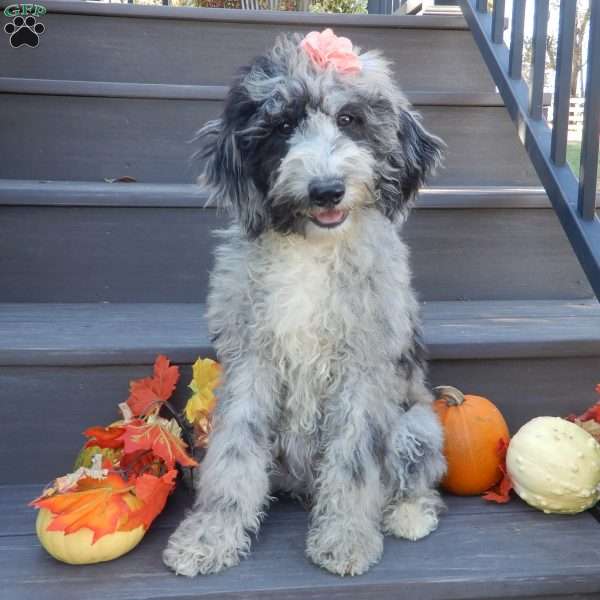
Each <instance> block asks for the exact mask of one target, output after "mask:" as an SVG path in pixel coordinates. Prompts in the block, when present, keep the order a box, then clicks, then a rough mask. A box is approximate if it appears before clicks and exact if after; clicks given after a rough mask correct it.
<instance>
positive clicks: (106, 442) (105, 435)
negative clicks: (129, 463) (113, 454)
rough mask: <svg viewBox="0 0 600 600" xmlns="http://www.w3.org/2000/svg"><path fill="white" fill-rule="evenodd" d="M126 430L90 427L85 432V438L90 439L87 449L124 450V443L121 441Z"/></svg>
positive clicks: (116, 427)
mask: <svg viewBox="0 0 600 600" xmlns="http://www.w3.org/2000/svg"><path fill="white" fill-rule="evenodd" d="M124 432H125V429H123V427H118V426H113V427H88V429H86V430H85V431H84V432H83V435H85V437H87V438H89V440H88V441H87V442H86V444H85V447H86V448H90V447H91V446H99V447H100V448H122V447H123V442H122V441H121V440H120V439H119V438H120V437H121V436H122V435H123V433H124Z"/></svg>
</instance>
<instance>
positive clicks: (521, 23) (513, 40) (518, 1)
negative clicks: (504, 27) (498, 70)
mask: <svg viewBox="0 0 600 600" xmlns="http://www.w3.org/2000/svg"><path fill="white" fill-rule="evenodd" d="M510 27H511V33H510V54H509V57H508V74H509V76H510V77H512V79H521V74H522V72H523V30H524V29H525V0H513V10H512V22H511V24H510Z"/></svg>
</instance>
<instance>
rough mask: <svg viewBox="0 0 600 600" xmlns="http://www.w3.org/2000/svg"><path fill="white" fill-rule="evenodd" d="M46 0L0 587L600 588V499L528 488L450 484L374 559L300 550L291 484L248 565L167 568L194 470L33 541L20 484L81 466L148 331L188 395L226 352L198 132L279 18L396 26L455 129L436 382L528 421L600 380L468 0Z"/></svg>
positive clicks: (22, 240) (218, 591) (28, 165)
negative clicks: (543, 502) (208, 5)
mask: <svg viewBox="0 0 600 600" xmlns="http://www.w3.org/2000/svg"><path fill="white" fill-rule="evenodd" d="M0 4H1V3H0ZM44 4H45V5H46V6H47V8H48V13H47V15H45V16H44V18H43V22H44V25H45V27H46V31H45V33H44V34H43V37H42V38H41V41H40V44H39V46H38V47H37V48H35V49H31V48H19V49H12V48H10V47H9V45H8V42H7V40H6V39H4V40H0V42H1V43H2V44H4V45H3V46H2V50H0V98H1V106H2V110H1V111H0V132H1V134H0V157H2V158H1V161H0V400H1V402H2V409H3V419H2V425H1V428H0V430H1V432H2V443H1V444H0V483H1V485H0V507H1V510H0V598H2V599H6V600H21V599H24V600H25V599H27V600H29V599H32V600H33V599H35V600H40V599H47V598H49V599H54V598H56V599H59V598H60V599H67V600H70V599H77V600H79V599H87V598H94V599H96V598H103V597H104V598H111V599H114V600H134V599H135V600H138V599H139V600H141V599H153V600H154V599H159V598H161V599H162V598H173V599H175V598H177V599H192V598H202V599H204V598H206V599H210V600H213V599H214V600H216V599H219V600H221V599H228V600H229V599H231V600H234V599H235V600H238V599H239V600H242V599H244V600H246V599H257V600H258V599H261V600H271V599H272V600H292V599H294V600H295V599H300V598H303V599H310V600H321V599H325V598H327V599H328V600H334V599H339V600H346V599H348V600H350V599H353V600H354V599H356V600H363V599H364V600H366V599H368V600H375V599H386V600H387V599H400V598H402V599H407V600H421V599H423V600H425V599H432V600H433V599H439V600H450V599H456V600H458V599H461V600H462V599H465V600H466V599H475V598H478V599H479V598H486V599H500V598H503V599H504V598H553V599H556V600H559V599H563V598H578V599H584V598H585V599H587V598H597V597H600V525H599V523H598V522H597V520H596V514H595V513H594V512H593V511H590V512H587V513H584V514H581V515H578V516H575V517H564V516H547V515H544V514H542V513H539V512H536V511H534V510H533V509H530V508H528V507H527V506H526V505H524V504H523V503H521V502H520V501H518V500H514V501H513V502H511V503H509V504H507V505H503V506H496V505H489V504H486V503H485V502H483V501H482V500H481V499H480V498H471V499H464V498H452V497H449V498H448V506H449V510H448V512H447V514H446V515H445V517H444V518H443V519H442V522H441V525H440V528H439V530H438V531H437V532H436V533H434V534H433V535H431V536H430V537H429V538H427V539H426V540H423V541H420V542H417V543H410V542H404V541H399V540H392V539H389V540H387V541H386V552H385V557H384V559H383V561H382V562H381V564H379V565H378V566H376V567H374V568H373V569H372V571H370V572H369V573H368V574H366V575H364V576H361V577H358V578H343V579H342V578H338V577H335V576H333V575H329V574H328V573H326V572H324V571H322V570H319V569H318V568H317V567H315V566H313V565H311V564H310V563H308V562H307V560H306V558H305V557H304V554H303V548H304V536H305V532H306V514H305V513H304V512H303V511H302V509H301V508H300V507H299V506H297V505H295V504H293V503H291V502H287V501H283V500H282V501H280V502H278V503H276V504H275V505H274V507H273V509H272V510H271V512H270V514H269V516H268V517H267V520H266V522H265V525H264V527H263V530H262V532H261V535H260V536H259V538H258V540H256V542H255V544H254V550H253V553H252V555H251V556H250V558H248V559H247V560H245V561H243V563H242V564H241V565H240V566H239V567H237V568H235V569H232V570H230V571H228V572H226V573H223V574H221V575H217V576H211V577H206V578H198V579H195V580H189V579H186V578H183V577H175V576H174V575H172V574H171V573H170V572H169V571H167V570H166V568H165V567H163V566H162V563H161V561H160V550H161V548H162V547H163V546H164V544H165V541H166V538H167V536H168V534H169V533H170V531H172V529H173V527H174V526H175V524H176V522H177V520H178V519H179V518H180V517H181V516H182V514H183V510H184V507H185V506H186V505H187V504H189V502H190V500H191V499H190V496H189V494H188V493H186V492H185V491H183V492H181V493H178V494H177V495H176V497H174V498H173V500H172V501H171V503H170V506H169V508H168V510H167V511H166V512H165V514H164V515H163V516H161V518H160V520H159V521H158V522H157V524H156V526H155V527H153V529H152V530H151V531H150V532H149V534H148V535H147V537H146V539H145V540H144V541H143V543H142V544H141V545H140V546H139V547H138V548H137V549H136V550H134V551H133V552H131V553H130V554H129V555H127V556H126V557H124V558H122V559H120V560H118V561H115V562H113V563H107V564H104V565H95V566H89V567H71V566H67V565H63V564H59V563H57V562H56V561H54V560H53V559H51V558H50V557H49V556H48V555H46V554H45V553H44V551H43V550H41V549H40V547H39V544H38V542H37V539H36V537H35V533H34V530H33V523H34V518H35V515H34V512H33V511H32V510H31V509H29V508H28V507H27V506H26V504H27V501H28V500H30V499H31V498H33V497H34V496H36V495H37V493H38V492H39V490H40V489H41V487H42V485H43V484H44V483H45V482H46V481H48V480H49V479H51V478H52V477H54V476H56V475H59V474H62V473H64V472H67V471H68V470H70V467H71V464H72V460H73V457H74V454H75V453H76V451H77V449H78V447H79V446H80V444H81V441H82V438H81V434H80V432H81V431H82V430H83V429H84V428H85V427H86V426H89V425H92V424H102V423H109V422H111V421H112V420H114V419H115V417H116V413H115V405H116V403H117V402H119V401H122V400H123V399H124V397H125V395H126V393H127V386H128V382H129V380H130V379H133V378H137V377H141V376H145V375H146V374H147V373H148V371H149V369H150V366H151V364H152V362H153V359H154V357H155V355H156V354H157V353H159V352H160V353H165V354H167V355H168V356H169V357H170V358H171V359H172V360H173V361H174V362H175V363H177V364H180V365H182V366H183V371H184V377H182V384H181V386H180V388H179V389H178V391H177V400H178V401H179V402H181V401H183V399H184V398H185V380H186V379H187V376H188V375H189V372H190V365H191V364H192V362H193V361H194V360H195V358H196V357H197V356H199V355H212V353H213V350H212V347H211V344H210V341H209V339H208V335H207V332H206V324H205V322H204V320H203V310H202V304H203V303H204V302H205V295H206V286H207V276H208V272H209V269H210V267H211V263H212V252H211V251H212V248H213V245H214V241H213V238H212V236H211V230H212V229H213V228H215V227H217V226H219V225H221V224H223V223H224V222H225V221H226V218H225V217H224V216H223V215H220V214H217V213H216V212H215V211H214V210H213V209H211V208H205V207H204V203H205V200H206V194H205V192H204V190H203V189H202V188H201V187H199V186H197V185H196V184H195V175H196V172H197V165H193V164H192V163H191V161H190V154H191V147H190V144H189V143H188V140H189V139H190V137H191V136H192V134H193V132H194V131H195V130H196V129H197V128H198V127H199V126H200V125H201V124H202V123H204V122H205V121H206V120H207V119H209V118H212V117H215V116H216V115H218V113H219V111H220V108H221V105H222V102H223V98H224V95H225V93H226V86H227V84H228V82H229V80H230V77H231V75H232V74H233V72H234V71H235V69H236V68H237V67H238V66H240V65H242V64H244V63H246V62H247V61H248V59H249V58H250V57H252V56H254V55H256V54H259V53H260V52H261V51H263V50H264V49H266V48H268V47H269V45H270V44H271V43H272V41H273V39H274V38H275V36H276V35H277V34H278V33H279V32H281V31H299V32H308V31H310V30H313V29H322V28H324V27H326V26H331V27H333V28H334V29H335V31H336V32H337V33H339V34H343V35H347V36H348V37H350V38H351V39H352V40H353V41H354V42H355V43H357V44H359V45H360V46H362V47H365V48H380V49H381V50H383V51H384V53H385V54H386V55H387V56H388V57H389V58H390V59H391V60H392V61H393V64H394V70H395V73H396V75H397V78H398V81H399V82H400V84H401V86H402V87H403V89H404V91H405V92H406V94H407V96H408V98H409V99H410V100H411V102H412V103H413V104H414V105H415V107H416V108H417V109H418V110H419V111H420V112H421V113H422V115H423V119H424V122H425V124H426V126H427V127H428V128H429V129H431V130H432V131H433V132H435V133H436V134H438V135H439V136H441V137H442V138H443V139H444V140H445V141H446V143H447V145H448V151H447V156H446V160H445V166H444V168H443V169H441V170H440V171H439V173H438V174H437V175H436V177H435V178H433V179H432V180H431V181H430V182H429V185H428V187H427V188H426V189H424V190H423V192H422V193H421V195H420V198H419V201H418V203H417V208H416V209H415V210H414V211H413V213H412V215H411V216H410V218H409V220H408V223H407V224H406V227H405V229H404V235H405V237H406V239H407V241H408V244H409V245H410V247H411V253H412V263H413V269H414V282H415V286H416V288H417V289H418V292H419V296H420V299H421V301H422V305H423V315H424V323H425V337H426V342H427V345H428V347H429V353H430V358H431V363H430V364H431V369H430V380H431V383H432V384H436V385H437V384H452V385H455V386H458V387H460V388H462V389H463V390H465V391H467V392H472V393H478V394H481V395H485V396H487V397H489V398H491V399H493V400H494V402H496V404H497V405H498V406H499V407H500V409H501V410H502V411H503V413H504V414H505V416H506V418H507V420H508V422H509V425H510V428H511V430H512V431H513V432H514V431H516V430H517V429H518V427H519V426H520V425H522V424H523V423H524V422H526V421H527V420H528V419H530V418H532V417H534V416H537V415H542V414H549V415H564V414H567V413H572V412H577V411H581V410H582V409H584V408H585V407H586V406H588V405H589V404H590V403H592V402H593V401H594V400H595V397H594V396H595V394H594V386H595V384H596V383H597V382H598V381H600V308H599V306H598V303H597V302H596V300H595V299H594V297H593V294H592V291H591V289H590V287H589V285H588V283H587V281H586V278H585V276H584V274H583V272H582V270H581V268H580V267H579V265H578V263H577V260H576V258H575V256H574V254H573V252H572V250H571V248H570V246H569V243H568V241H567V239H566V237H565V235H564V233H563V231H562V229H561V227H560V226H559V223H558V221H557V219H556V217H555V214H554V212H553V210H552V208H551V206H550V204H549V201H548V199H547V197H546V194H545V192H544V189H543V188H542V187H541V184H540V182H539V180H538V178H537V176H536V174H535V171H534V169H533V167H532V166H531V163H530V161H529V159H528V157H527V154H526V153H525V150H524V149H523V147H522V146H521V144H520V142H519V140H518V138H517V135H516V133H515V129H514V126H513V124H512V122H511V120H510V118H509V116H508V114H507V112H506V110H505V108H504V106H503V103H502V100H501V98H500V96H499V95H498V94H497V92H496V89H495V87H494V84H493V81H492V79H491V77H490V75H489V73H488V71H487V69H486V67H485V64H484V62H483V60H482V59H481V57H480V54H479V51H478V49H477V47H476V45H475V43H474V41H473V38H472V35H471V32H470V31H469V29H468V28H467V25H466V23H465V21H464V19H463V18H462V16H461V15H460V14H454V15H453V14H447V13H438V14H426V15H421V16H372V15H369V16H345V15H343V16H342V15H306V14H299V13H277V12H268V11H250V12H245V11H238V10H219V9H191V8H190V9H186V8H171V7H148V6H133V5H126V4H123V5H117V4H102V3H92V2H89V3H88V2H72V1H70V2H66V1H65V2H59V1H58V0H46V2H45V3H44ZM1 5H2V6H5V4H1ZM434 13H435V11H434ZM3 18H4V17H3ZM4 20H6V19H5V18H4ZM125 176H126V177H129V178H133V179H134V180H135V182H132V183H122V182H118V181H115V180H118V179H120V178H123V177H125Z"/></svg>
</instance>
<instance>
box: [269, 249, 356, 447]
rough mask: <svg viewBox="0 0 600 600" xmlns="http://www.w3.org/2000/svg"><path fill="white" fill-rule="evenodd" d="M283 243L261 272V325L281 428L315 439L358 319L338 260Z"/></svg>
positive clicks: (271, 255) (331, 256)
mask: <svg viewBox="0 0 600 600" xmlns="http://www.w3.org/2000/svg"><path fill="white" fill-rule="evenodd" d="M318 250H319V249H317V250H315V249H312V248H303V247H301V246H294V245H283V246H281V247H278V248H277V249H276V251H273V252H272V254H270V255H269V258H268V259H267V260H266V261H265V263H264V267H263V272H262V274H261V282H260V287H261V295H262V302H261V303H260V304H261V306H260V311H259V312H260V314H259V321H260V327H261V328H262V329H263V330H264V332H265V333H266V334H267V338H268V339H269V342H270V343H269V344H268V346H269V348H270V352H271V359H272V360H275V361H276V362H277V371H278V373H279V375H280V377H281V380H282V394H281V396H282V397H281V409H282V410H281V420H282V422H281V426H282V427H283V429H285V430H289V431H293V432H296V433H303V434H307V435H314V434H315V433H316V431H317V430H318V428H319V421H320V418H321V415H322V411H323V405H324V402H325V401H326V399H327V398H328V397H330V396H331V395H332V393H333V392H334V390H335V386H336V385H338V384H339V379H340V373H339V365H340V364H341V362H342V361H341V354H342V353H343V348H344V343H345V338H346V335H347V334H348V332H349V331H350V330H351V328H352V327H353V324H354V323H355V321H356V319H357V318H358V317H359V316H358V315H356V314H354V312H353V310H352V307H351V305H350V303H349V298H350V297H351V296H352V294H351V293H350V290H348V289H344V288H345V287H347V285H348V282H347V278H345V276H344V269H345V267H344V266H343V265H342V264H341V262H340V257H339V256H336V255H328V253H327V252H325V251H322V252H319V251H318Z"/></svg>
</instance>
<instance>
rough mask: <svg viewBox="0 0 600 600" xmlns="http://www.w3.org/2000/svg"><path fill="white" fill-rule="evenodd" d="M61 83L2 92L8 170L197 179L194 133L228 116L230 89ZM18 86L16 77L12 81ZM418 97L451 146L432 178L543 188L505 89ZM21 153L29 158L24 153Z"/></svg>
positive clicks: (0, 171)
mask: <svg viewBox="0 0 600 600" xmlns="http://www.w3.org/2000/svg"><path fill="white" fill-rule="evenodd" d="M1 83H2V82H0V91H1V89H2V88H1ZM50 83H51V84H52V85H50V84H48V86H46V85H44V86H42V89H44V88H47V90H48V91H52V92H56V91H59V89H60V83H57V82H54V83H53V82H50ZM84 83H86V82H84ZM63 84H64V91H63V94H64V95H58V94H55V93H50V94H40V93H14V92H7V93H2V94H1V97H2V102H3V106H4V107H5V110H3V111H2V113H0V129H1V130H2V131H3V132H4V134H5V135H3V136H2V138H0V154H1V155H3V156H6V157H9V158H8V160H4V161H2V163H1V164H0V177H4V178H11V179H54V180H61V179H62V180H64V179H67V180H77V181H82V180H88V181H102V180H104V179H105V178H111V179H112V178H117V177H121V176H123V175H128V176H131V177H134V178H135V179H136V180H137V181H140V182H160V183H190V182H193V181H195V179H196V177H197V175H198V173H199V171H200V169H201V164H200V163H199V162H192V160H191V156H192V154H193V152H194V150H195V149H196V146H195V145H194V144H193V143H191V139H192V138H193V136H194V133H195V132H196V131H197V130H198V129H199V127H200V126H201V125H203V124H204V123H205V122H206V121H208V120H210V119H213V118H216V117H217V116H218V115H219V114H220V112H221V109H222V98H223V95H224V93H225V88H217V89H215V88H214V87H208V88H206V89H201V90H196V92H197V93H198V97H197V98H189V97H185V96H186V94H187V92H186V93H183V91H182V90H179V89H177V90H172V89H171V90H170V92H169V90H167V91H165V94H166V93H172V94H173V95H174V97H165V96H163V97H158V96H159V95H160V93H161V92H160V91H159V90H154V89H153V90H145V91H146V92H147V93H148V94H149V97H142V96H141V95H137V96H135V97H127V96H126V94H128V92H127V90H122V91H121V92H119V91H118V90H115V89H114V85H113V87H111V89H110V93H111V94H113V95H111V96H109V97H104V96H92V95H89V94H88V95H78V94H79V93H81V90H79V89H78V88H76V89H72V86H71V84H69V82H63ZM57 86H58V87H57ZM14 87H15V82H14V80H11V82H10V85H9V84H7V88H8V89H14ZM25 87H26V89H29V88H30V87H31V86H25ZM80 87H81V86H80ZM83 87H85V86H83ZM97 87H99V88H102V86H97ZM125 87H127V86H125ZM219 90H220V91H219ZM85 91H86V93H87V92H90V90H89V89H86V90H85ZM91 91H94V90H93V89H92V90H91ZM96 92H97V93H99V94H101V93H102V92H101V90H100V89H98V90H96ZM180 92H181V93H180ZM116 94H122V95H121V96H118V95H116ZM140 94H141V92H140ZM130 95H133V94H130ZM187 95H188V96H189V95H191V92H190V93H189V94H187ZM412 95H413V99H416V100H421V101H425V102H430V103H431V104H423V105H419V106H418V107H417V108H418V110H419V111H420V112H421V113H422V115H423V119H424V123H425V126H426V127H428V128H429V129H431V131H432V132H434V133H435V134H437V135H439V136H440V137H441V138H442V139H443V140H444V141H445V142H446V144H447V145H448V148H447V151H446V153H445V159H444V167H443V168H441V169H440V170H439V172H438V174H437V175H436V176H435V177H433V178H432V179H431V182H432V184H435V185H452V186H459V185H512V186H525V185H539V180H538V179H537V176H536V174H535V172H534V170H533V167H532V166H531V165H530V163H529V160H528V159H527V156H526V154H525V151H524V149H523V147H522V145H521V143H520V142H519V140H518V138H517V136H516V133H515V131H514V126H513V125H512V122H511V120H510V117H509V116H508V114H507V113H506V110H505V109H504V107H502V106H500V105H498V101H497V96H495V95H491V96H490V95H487V96H486V95H482V96H480V97H474V98H473V99H472V101H470V103H468V104H465V103H466V102H468V94H462V95H459V94H454V95H453V94H448V93H440V94H428V93H425V92H422V91H420V90H415V91H414V93H413V94H412ZM476 102H481V103H485V105H484V106H480V105H476V104H475V103H476ZM451 103H452V104H451ZM14 115H23V118H22V119H21V118H19V119H16V118H14ZM25 116H26V117H25ZM24 126H25V128H26V129H25V131H26V135H24V129H23V127H24ZM492 140H493V143H492ZM21 156H27V157H28V160H17V159H16V157H21ZM10 157H15V158H14V159H13V158H10ZM473 165H477V168H476V169H474V168H473Z"/></svg>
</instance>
